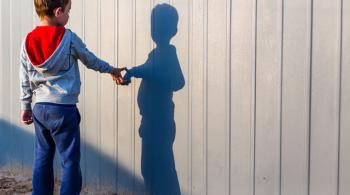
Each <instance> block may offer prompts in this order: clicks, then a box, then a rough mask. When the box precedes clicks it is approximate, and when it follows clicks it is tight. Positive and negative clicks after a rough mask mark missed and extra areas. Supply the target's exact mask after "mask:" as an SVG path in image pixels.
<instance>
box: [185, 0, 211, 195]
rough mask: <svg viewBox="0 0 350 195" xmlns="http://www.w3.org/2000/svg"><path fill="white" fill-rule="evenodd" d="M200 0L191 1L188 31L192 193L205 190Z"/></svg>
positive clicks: (201, 15)
mask: <svg viewBox="0 0 350 195" xmlns="http://www.w3.org/2000/svg"><path fill="white" fill-rule="evenodd" d="M204 6H205V4H204V1H192V8H191V10H192V11H191V15H190V18H191V20H190V22H191V24H190V25H191V27H192V29H191V31H190V37H192V39H191V40H190V44H191V45H192V47H191V50H190V67H189V68H190V69H189V75H190V77H191V78H190V79H189V80H188V81H187V82H188V83H190V86H189V87H191V91H190V93H191V96H190V98H191V100H190V101H191V102H192V104H191V105H190V106H191V119H192V120H191V121H192V122H191V126H190V130H191V139H192V140H191V156H192V158H191V162H192V164H191V178H192V181H191V184H192V186H191V189H190V190H191V193H189V194H194V195H202V194H205V192H206V191H205V189H206V184H205V181H206V178H205V177H206V175H205V169H206V168H205V166H206V164H205V154H204V151H205V148H206V147H205V143H204V137H205V127H204V122H205V112H204V99H205V97H204V88H205V82H204V72H205V67H204V66H205V64H204V63H205V60H204V58H205V57H206V56H205V54H204V49H205V48H204V37H205V34H204V21H205V15H204Z"/></svg>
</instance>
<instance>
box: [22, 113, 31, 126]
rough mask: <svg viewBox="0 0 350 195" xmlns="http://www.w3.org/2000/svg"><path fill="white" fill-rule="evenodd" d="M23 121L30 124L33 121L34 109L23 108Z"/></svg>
mask: <svg viewBox="0 0 350 195" xmlns="http://www.w3.org/2000/svg"><path fill="white" fill-rule="evenodd" d="M21 122H22V123H23V124H25V125H30V124H32V123H33V117H32V111H31V110H22V112H21Z"/></svg>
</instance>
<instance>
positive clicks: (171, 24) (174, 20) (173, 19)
mask: <svg viewBox="0 0 350 195" xmlns="http://www.w3.org/2000/svg"><path fill="white" fill-rule="evenodd" d="M178 21H179V15H178V13H177V10H176V9H175V7H173V6H171V5H169V4H166V3H163V4H158V5H157V6H156V7H154V8H153V10H152V14H151V34H152V39H153V41H154V42H155V43H156V44H157V45H164V44H169V42H170V40H171V38H172V37H174V36H175V35H176V33H177V24H178Z"/></svg>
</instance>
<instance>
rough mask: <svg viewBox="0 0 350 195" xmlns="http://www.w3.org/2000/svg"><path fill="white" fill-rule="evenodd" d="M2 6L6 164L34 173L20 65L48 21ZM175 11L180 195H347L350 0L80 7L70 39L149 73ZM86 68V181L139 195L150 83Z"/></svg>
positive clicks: (100, 2)
mask: <svg viewBox="0 0 350 195" xmlns="http://www.w3.org/2000/svg"><path fill="white" fill-rule="evenodd" d="M0 2H1V4H0V19H1V22H0V28H1V30H0V43H1V47H0V75H1V76H0V78H1V79H0V94H1V95H0V120H1V121H0V122H1V123H0V141H1V142H0V165H2V166H5V165H14V164H15V165H18V166H19V167H30V166H31V165H32V159H33V158H32V155H33V154H32V148H33V128H32V127H25V126H23V125H21V124H19V112H20V110H19V100H18V98H19V78H18V69H19V63H18V62H19V57H18V56H19V50H20V44H21V41H22V39H23V38H24V36H25V35H26V34H27V33H28V32H29V31H30V30H31V29H33V27H35V26H36V25H37V24H38V19H37V16H36V14H35V11H34V8H33V2H32V1H31V0H1V1H0ZM164 2H165V3H169V4H171V5H172V6H174V7H175V8H176V9H177V11H178V14H179V24H178V33H177V35H176V36H175V37H174V38H173V40H172V43H173V44H174V45H175V47H176V48H177V55H178V58H179V61H180V65H181V69H182V72H183V74H184V77H185V82H186V84H185V86H184V88H182V89H181V90H180V91H178V92H175V93H174V98H173V101H174V103H175V122H176V139H175V143H174V155H175V160H176V169H177V172H178V177H179V182H180V185H181V192H182V193H183V194H198V195H203V194H213V195H214V194H215V195H221V194H222V195H224V194H232V195H236V194H237V195H348V194H350V185H349V184H350V166H349V165H350V120H349V118H350V55H349V54H350V0H169V1H164V0H73V4H72V10H71V14H70V16H71V17H70V22H69V25H68V27H69V28H71V29H72V30H73V31H74V32H76V33H77V34H78V35H79V36H80V37H82V38H83V39H84V41H85V42H86V44H87V45H88V47H89V48H90V49H91V50H92V51H94V52H95V53H96V54H97V55H98V56H100V57H101V58H103V59H105V60H107V61H109V62H110V63H111V64H114V65H115V66H133V65H137V64H142V63H143V62H144V61H145V60H146V59H147V55H148V53H149V52H150V51H151V50H152V48H154V47H155V44H154V43H153V42H152V39H151V33H150V31H151V29H150V14H151V11H152V9H153V8H154V6H155V5H157V4H158V3H164ZM80 68H81V75H82V93H81V95H80V103H79V109H80V111H81V114H82V122H81V135H82V140H83V144H82V148H81V149H82V161H81V165H82V169H83V175H84V177H83V178H84V181H85V183H86V184H90V185H93V186H95V187H96V188H99V187H100V188H102V187H104V186H110V187H112V189H115V190H116V191H119V192H125V191H129V192H134V193H135V194H138V193H139V192H141V191H142V187H140V186H142V175H141V168H140V165H141V162H140V156H141V139H140V138H139V136H138V127H139V125H140V119H141V116H140V115H139V110H138V105H137V101H136V97H137V93H138V88H139V86H140V82H141V81H140V80H138V79H135V80H133V82H132V84H131V85H130V86H127V87H117V86H115V85H114V83H113V82H112V81H111V78H110V77H109V75H102V74H98V73H96V72H93V71H91V70H87V69H85V68H84V66H81V67H80ZM58 165H59V164H58V161H56V166H57V167H58Z"/></svg>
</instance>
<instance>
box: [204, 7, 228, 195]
mask: <svg viewBox="0 0 350 195" xmlns="http://www.w3.org/2000/svg"><path fill="white" fill-rule="evenodd" d="M227 5H228V4H227V1H226V0H220V1H217V0H215V1H213V0H209V2H208V8H209V9H208V97H207V98H208V108H207V109H208V135H207V136H208V137H207V140H208V143H207V144H208V145H207V147H208V184H207V185H208V194H228V193H229V192H228V191H229V188H228V187H229V186H227V180H228V175H229V173H228V167H229V166H228V161H227V160H228V156H229V154H228V152H229V151H228V147H227V144H228V141H227V139H226V138H228V137H227V130H228V128H229V127H228V125H227V116H228V110H229V105H228V104H227V100H228V97H227V95H228V91H227V86H228V82H227V78H226V73H227V72H228V67H229V64H228V63H227V62H228V56H227V49H228V47H227V45H228V44H229V43H228V42H227V38H228V37H227V36H228V35H227V32H226V31H227V22H229V21H228V20H227Z"/></svg>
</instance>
